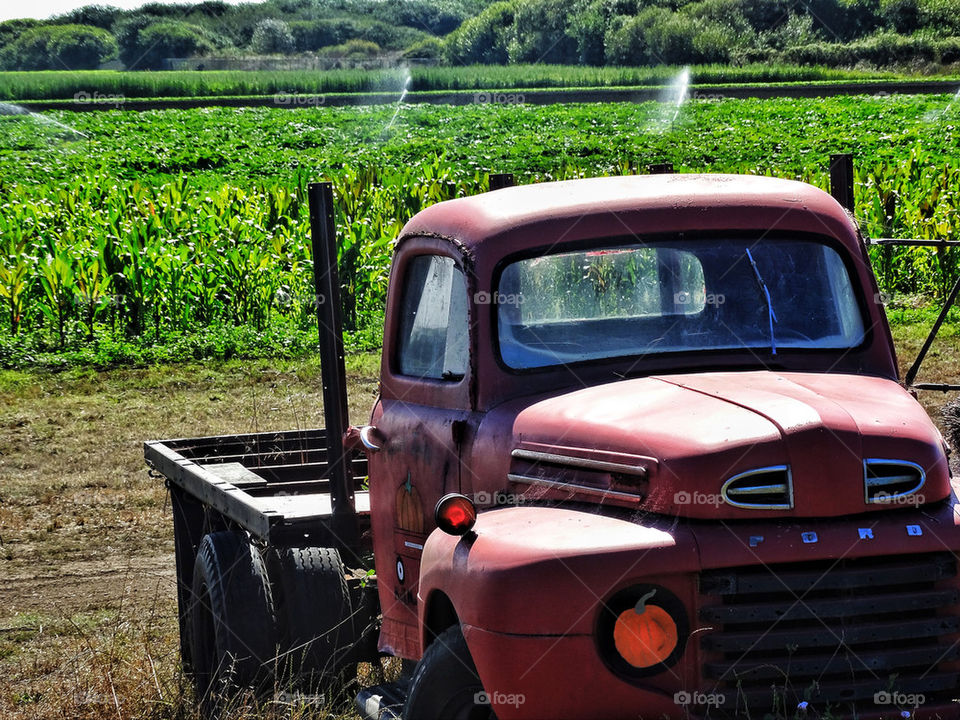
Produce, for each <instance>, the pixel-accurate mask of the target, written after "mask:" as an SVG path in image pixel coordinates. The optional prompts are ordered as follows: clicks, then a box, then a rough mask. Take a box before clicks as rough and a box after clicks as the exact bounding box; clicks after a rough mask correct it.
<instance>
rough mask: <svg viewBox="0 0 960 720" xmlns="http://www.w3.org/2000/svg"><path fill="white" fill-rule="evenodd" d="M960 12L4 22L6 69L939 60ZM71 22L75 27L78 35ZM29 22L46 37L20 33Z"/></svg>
mask: <svg viewBox="0 0 960 720" xmlns="http://www.w3.org/2000/svg"><path fill="white" fill-rule="evenodd" d="M958 18H960V0H810V1H809V2H803V3H794V2H788V1H787V0H573V1H572V2H565V1H563V0H498V1H496V2H491V0H442V1H440V2H428V1H427V0H398V1H396V2H382V1H381V0H266V2H262V3H244V4H241V5H227V4H225V3H223V2H220V0H206V1H205V2H200V3H195V4H190V3H184V4H178V5H161V4H147V5H145V6H143V7H141V8H138V9H136V10H119V9H117V8H111V7H109V6H103V5H90V6H86V7H83V8H79V9H77V10H74V11H72V12H70V13H67V14H64V15H62V16H59V17H56V18H53V19H52V20H47V21H29V20H13V21H8V22H5V23H0V69H8V70H18V69H19V70H24V69H36V68H64V69H68V70H82V69H90V68H96V67H98V66H99V65H100V63H102V62H105V61H109V60H111V59H112V58H113V57H114V56H115V55H117V54H119V58H120V60H121V61H122V63H123V66H124V67H125V68H126V69H137V70H145V69H146V70H150V69H153V70H156V69H162V68H164V67H167V66H168V63H167V61H168V60H169V59H175V58H193V57H207V58H209V57H211V56H216V57H218V58H221V59H223V58H227V59H229V58H234V59H236V58H240V57H244V56H251V55H255V56H262V55H273V56H277V57H287V56H291V55H298V54H299V55H319V56H322V57H332V58H336V59H337V61H338V64H341V65H345V66H351V65H353V64H357V63H361V64H362V63H363V62H366V63H369V62H370V61H371V60H374V59H375V60H376V61H377V62H383V63H386V64H388V65H393V64H396V63H397V62H401V61H403V62H417V61H428V62H435V61H438V60H439V61H441V62H443V63H446V64H451V65H471V64H476V63H481V64H504V63H546V64H568V65H592V66H602V65H662V64H673V63H681V64H692V63H711V62H719V63H734V64H742V63H745V62H792V63H804V64H811V63H813V64H816V63H819V64H827V65H831V66H846V67H851V66H854V65H858V64H861V65H862V64H869V65H872V66H891V65H893V66H899V67H909V68H912V69H915V70H930V69H932V68H935V67H936V66H939V65H943V64H947V65H949V64H953V63H956V62H957V61H958V60H960V20H958ZM67 27H69V28H72V30H71V31H70V32H71V33H72V34H73V35H74V37H72V38H67V37H65V36H66V35H67V34H68V33H67V32H66V31H65V30H63V28H67ZM27 33H29V34H32V36H33V39H31V40H22V39H19V38H18V36H19V35H21V34H27ZM41 36H42V38H41V40H40V41H37V37H41ZM105 36H110V38H109V40H107V39H106V38H105ZM359 42H362V43H364V45H362V46H359V45H357V44H356V43H359ZM359 47H363V48H364V50H363V52H362V53H358V52H357V48H359Z"/></svg>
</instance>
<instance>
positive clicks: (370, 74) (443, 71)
mask: <svg viewBox="0 0 960 720" xmlns="http://www.w3.org/2000/svg"><path fill="white" fill-rule="evenodd" d="M408 72H409V74H410V78H411V86H410V89H411V90H413V91H417V92H423V91H443V90H478V89H484V90H486V89H490V90H493V89H497V90H499V89H511V88H563V87H570V88H578V87H598V88H604V87H629V86H642V85H663V84H665V83H668V82H670V81H671V80H672V79H673V78H674V77H675V76H676V74H677V68H675V67H668V66H660V67H652V68H647V67H584V66H563V65H510V66H499V65H475V66H471V67H414V68H411V69H409V71H408V70H407V69H405V68H398V69H395V70H282V71H241V70H212V71H204V72H196V71H167V72H117V71H107V70H91V71H69V72H68V71H62V72H61V71H43V72H0V100H6V101H14V102H15V101H18V100H52V99H73V98H74V96H75V95H76V94H77V93H87V94H88V95H91V96H93V95H94V94H95V93H100V94H101V95H106V96H123V97H125V98H160V97H170V98H178V97H212V96H231V95H271V94H275V93H312V94H323V93H359V92H397V91H398V90H399V89H401V88H403V86H404V82H405V81H406V77H407V73H408ZM692 76H693V79H694V82H695V83H697V84H701V85H703V84H713V83H733V82H746V83H753V82H756V83H769V82H791V81H817V80H858V79H870V78H893V77H895V75H894V74H893V73H889V72H881V71H870V72H866V71H863V72H860V71H849V70H836V69H832V68H825V67H799V66H791V65H767V64H755V65H746V66H742V67H732V66H729V65H700V66H695V67H694V68H692Z"/></svg>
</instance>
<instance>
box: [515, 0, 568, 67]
mask: <svg viewBox="0 0 960 720" xmlns="http://www.w3.org/2000/svg"><path fill="white" fill-rule="evenodd" d="M568 12H569V7H568V6H567V4H566V3H565V2H564V0H526V2H521V3H518V4H517V5H516V7H515V11H514V16H513V28H512V36H513V37H512V38H511V40H510V42H509V43H508V46H507V54H508V57H509V58H510V62H514V63H540V62H544V63H553V64H567V65H569V64H573V63H576V62H577V41H576V39H575V38H574V37H573V36H571V35H570V34H568V32H567V13H568Z"/></svg>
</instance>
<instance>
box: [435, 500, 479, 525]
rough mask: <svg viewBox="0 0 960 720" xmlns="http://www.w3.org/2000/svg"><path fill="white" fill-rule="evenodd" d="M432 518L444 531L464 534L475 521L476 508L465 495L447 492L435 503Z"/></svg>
mask: <svg viewBox="0 0 960 720" xmlns="http://www.w3.org/2000/svg"><path fill="white" fill-rule="evenodd" d="M434 519H435V520H436V522H437V527H438V528H440V529H441V530H443V531H444V532H445V533H448V534H449V535H466V534H467V533H468V532H470V530H471V529H473V526H474V524H475V523H476V522H477V508H476V507H474V504H473V501H471V500H470V498H468V497H467V496H466V495H461V494H460V493H449V494H448V495H444V496H443V497H442V498H440V502H438V503H437V509H436V511H435V512H434Z"/></svg>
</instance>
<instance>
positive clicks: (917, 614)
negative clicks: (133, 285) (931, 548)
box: [699, 553, 960, 717]
mask: <svg viewBox="0 0 960 720" xmlns="http://www.w3.org/2000/svg"><path fill="white" fill-rule="evenodd" d="M956 575H957V561H956V559H955V558H954V557H953V556H952V555H950V554H948V553H939V554H927V555H902V556H893V557H886V558H858V559H851V560H841V561H836V560H826V561H818V562H811V563H794V564H785V565H772V566H768V567H756V566H752V567H744V568H732V569H725V570H717V571H709V572H705V573H703V574H702V575H701V576H700V594H701V609H700V624H701V626H702V627H709V628H711V630H709V631H704V632H703V633H702V634H700V635H699V638H700V648H701V651H702V657H703V693H701V694H700V696H702V697H706V698H712V701H711V703H710V705H711V707H709V708H702V710H703V711H704V712H705V713H706V714H707V715H709V716H710V717H740V716H748V715H749V716H753V717H763V716H764V714H765V713H769V712H774V713H778V712H783V713H784V714H785V715H786V716H787V717H793V715H794V714H795V712H796V708H797V706H798V704H799V703H800V702H802V701H806V702H808V703H809V706H810V707H811V708H815V709H817V710H819V711H821V712H824V711H827V710H828V709H829V710H830V711H831V712H832V713H833V714H834V716H836V715H838V714H839V715H844V714H849V715H853V716H855V715H856V714H857V713H863V712H867V711H871V712H882V711H894V712H893V714H894V715H897V716H898V715H899V711H900V710H901V709H909V708H900V707H898V706H897V704H896V703H897V701H904V700H907V699H908V698H909V697H910V696H913V697H917V696H919V695H923V696H924V698H923V699H924V701H925V703H926V704H929V703H931V702H933V701H938V700H943V701H949V700H950V699H951V698H952V697H953V696H954V695H956V694H957V693H956V692H955V688H956V687H957V681H958V676H960V673H958V672H956V671H955V670H953V669H950V668H949V667H948V666H949V664H950V663H951V661H956V660H957V659H958V658H960V644H958V646H954V640H956V638H955V637H950V636H951V635H956V634H958V633H960V616H958V614H960V607H958V601H960V590H958V589H957V587H956V586H955V584H954V583H953V582H951V578H955V577H956ZM878 693H881V695H880V696H877V694H878ZM884 693H886V695H883V694H884ZM878 701H879V703H880V704H878Z"/></svg>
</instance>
